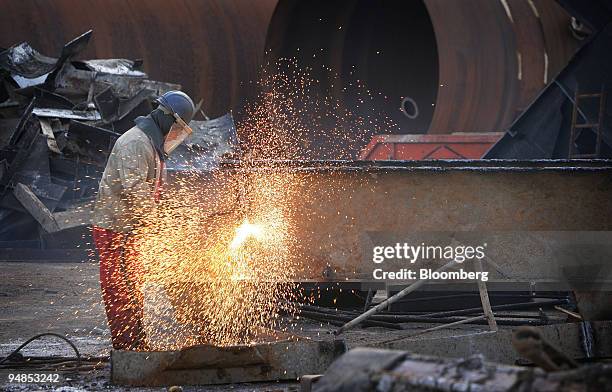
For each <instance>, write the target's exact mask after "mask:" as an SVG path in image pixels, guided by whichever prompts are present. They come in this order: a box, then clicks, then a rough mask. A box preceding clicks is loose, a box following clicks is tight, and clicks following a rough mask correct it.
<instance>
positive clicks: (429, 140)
mask: <svg viewBox="0 0 612 392" xmlns="http://www.w3.org/2000/svg"><path fill="white" fill-rule="evenodd" d="M502 135H503V132H487V133H460V134H450V135H431V134H425V135H420V134H419V135H413V134H407V135H376V136H374V137H372V140H371V141H370V142H369V143H368V145H367V146H365V147H364V148H363V149H362V150H361V152H360V153H359V159H361V160H367V161H376V160H425V159H480V158H481V157H482V156H483V155H484V153H485V152H487V150H488V149H489V148H490V147H491V146H492V145H493V144H495V143H496V142H497V141H498V140H499V139H500V138H501V137H502Z"/></svg>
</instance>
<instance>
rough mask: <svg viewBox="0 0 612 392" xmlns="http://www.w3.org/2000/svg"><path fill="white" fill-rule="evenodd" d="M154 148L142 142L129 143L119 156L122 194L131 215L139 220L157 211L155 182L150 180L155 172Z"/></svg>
mask: <svg viewBox="0 0 612 392" xmlns="http://www.w3.org/2000/svg"><path fill="white" fill-rule="evenodd" d="M153 154H155V152H153V150H152V148H150V146H147V145H146V144H143V143H142V142H140V141H134V142H130V143H128V144H127V145H126V146H125V148H123V149H122V150H121V151H120V152H119V154H118V157H117V158H118V159H119V165H118V170H119V176H120V178H121V187H122V194H123V197H124V198H125V200H126V202H127V205H128V208H129V211H126V213H128V214H130V215H131V216H132V217H133V218H135V219H137V220H143V219H146V218H147V217H150V216H151V214H153V212H154V210H155V202H154V200H153V193H152V186H153V182H154V180H152V179H150V178H148V177H149V172H150V171H153V172H155V156H154V155H153Z"/></svg>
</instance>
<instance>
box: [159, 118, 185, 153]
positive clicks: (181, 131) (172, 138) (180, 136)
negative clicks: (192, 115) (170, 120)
mask: <svg viewBox="0 0 612 392" xmlns="http://www.w3.org/2000/svg"><path fill="white" fill-rule="evenodd" d="M191 132H192V130H191V128H189V126H183V125H180V124H177V123H174V124H172V127H171V128H170V131H169V132H168V134H167V135H166V139H164V152H165V153H166V154H170V153H171V152H172V151H174V150H175V149H176V148H177V147H178V146H179V145H180V144H181V143H182V142H183V141H184V140H185V139H186V138H187V136H189V135H190V134H191Z"/></svg>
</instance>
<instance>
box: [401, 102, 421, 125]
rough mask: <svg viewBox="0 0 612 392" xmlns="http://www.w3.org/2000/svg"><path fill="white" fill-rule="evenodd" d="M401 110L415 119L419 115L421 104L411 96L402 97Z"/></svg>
mask: <svg viewBox="0 0 612 392" xmlns="http://www.w3.org/2000/svg"><path fill="white" fill-rule="evenodd" d="M400 110H401V112H402V113H404V115H405V116H406V117H408V118H409V119H411V120H414V119H415V118H417V117H418V116H419V106H418V105H417V103H416V101H415V100H414V99H412V98H410V97H404V98H402V103H401V104H400Z"/></svg>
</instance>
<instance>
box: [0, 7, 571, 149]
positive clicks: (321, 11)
mask: <svg viewBox="0 0 612 392" xmlns="http://www.w3.org/2000/svg"><path fill="white" fill-rule="evenodd" d="M0 6H1V7H2V10H3V12H2V13H1V14H0V26H1V27H0V29H1V31H2V34H1V35H0V37H1V38H0V46H3V47H8V46H10V45H13V44H15V43H18V42H22V41H28V42H30V44H31V45H32V46H33V47H34V48H36V49H38V50H40V51H41V52H42V53H44V54H47V55H51V56H53V55H58V54H59V51H60V49H61V47H62V45H63V44H64V43H65V42H67V41H68V40H70V39H72V38H74V37H76V36H77V35H79V34H81V33H83V32H84V31H86V30H89V29H93V30H94V37H93V39H92V41H91V43H90V46H89V48H88V49H87V50H86V51H85V52H84V53H83V54H82V57H84V58H87V57H89V58H93V57H99V58H105V57H125V58H132V59H134V58H142V59H143V60H144V70H145V71H146V72H148V73H149V74H150V76H151V77H152V78H154V79H159V80H165V81H172V82H177V83H180V84H181V85H182V86H183V87H184V89H185V90H186V91H187V92H188V93H190V94H191V95H193V96H194V97H195V98H196V99H197V100H199V99H200V98H203V99H204V105H203V108H204V110H205V111H206V112H207V113H208V114H209V115H210V116H217V115H220V114H223V113H225V112H227V111H229V110H233V111H234V113H235V114H237V116H238V117H240V113H241V112H242V111H243V110H244V108H245V105H246V103H247V102H252V98H253V97H254V96H255V94H256V93H257V84H256V83H255V81H256V80H257V79H258V78H259V75H260V74H259V71H260V67H261V65H262V64H263V63H264V61H269V62H272V63H274V61H275V60H276V59H278V58H281V57H285V58H296V59H297V62H298V64H299V65H300V66H303V67H310V68H312V70H311V72H312V74H313V75H312V76H313V78H315V79H318V80H319V82H320V85H321V89H322V90H324V93H325V94H331V95H332V96H334V97H335V98H336V99H337V100H338V101H339V102H341V103H342V105H343V106H344V108H345V109H348V110H350V111H351V112H353V113H355V114H357V115H359V116H364V117H368V116H369V117H376V118H378V117H381V118H382V117H386V118H388V119H389V120H390V121H389V122H390V123H394V124H395V126H389V127H386V128H385V129H376V130H370V129H368V130H367V131H369V132H370V133H369V134H368V133H367V132H366V134H365V135H364V136H363V139H364V140H363V145H365V144H367V142H368V141H369V138H370V136H371V134H373V133H426V132H429V133H451V132H475V131H499V130H503V129H504V128H506V127H507V126H508V125H509V124H510V123H511V121H512V120H513V119H514V118H516V116H517V114H519V113H520V112H521V111H522V110H524V109H525V108H526V106H527V105H528V104H529V102H530V101H531V100H532V99H533V98H534V97H535V95H536V94H537V92H538V91H540V90H541V88H542V87H543V86H544V85H545V84H546V83H548V82H550V80H551V79H552V78H553V77H554V75H555V74H556V73H557V72H558V71H559V70H560V69H561V68H562V67H563V66H564V65H565V64H566V63H567V61H568V59H569V58H570V57H571V54H572V53H573V51H574V50H575V48H576V47H577V45H578V41H576V40H575V38H573V36H572V34H571V32H570V29H569V24H570V23H569V16H568V15H567V14H566V13H565V12H564V10H563V9H562V8H561V7H560V6H559V5H558V4H557V3H556V2H554V1H549V0H526V1H524V0H499V1H496V0H465V1H461V2H448V1H444V0H423V1H421V0H414V1H400V0H389V1H384V2H383V1H380V2H372V1H366V0H347V1H343V2H339V3H338V2H331V3H330V2H321V1H315V2H312V1H309V2H301V1H296V0H281V1H277V0H262V1H257V2H249V1H246V0H227V1H220V0H213V1H196V0H177V1H173V2H171V3H168V2H163V1H160V0H149V1H144V0H128V1H119V0H110V1H106V0H93V1H88V2H82V1H76V0H58V1H54V2H52V3H49V2H44V1H36V0H24V1H19V2H15V1H6V0H3V1H1V3H0ZM266 48H267V52H265V49H266ZM264 53H267V55H266V56H267V57H266V58H264V56H265V55H264ZM324 69H326V70H325V71H324ZM357 85H361V86H363V89H362V88H357V87H356V86H357ZM364 90H367V91H368V93H369V94H370V95H371V97H372V99H366V100H364V99H363V96H359V93H363V92H364ZM322 131H325V130H313V131H312V135H306V137H309V138H311V139H313V140H312V141H313V142H315V143H316V139H317V136H316V134H317V133H318V134H320V133H321V132H322ZM335 132H341V131H338V130H336V131H335ZM243 136H248V135H243ZM341 137H342V136H341V135H340V138H341ZM256 139H258V140H265V137H257V138H256ZM310 144H311V143H305V145H310ZM329 150H330V153H329V154H328V155H329V156H317V158H337V156H336V155H337V154H338V150H339V149H338V146H331V147H330V149H329ZM343 153H344V154H345V155H347V152H344V151H343ZM348 153H349V154H348V155H354V154H353V153H354V151H350V152H348Z"/></svg>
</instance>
